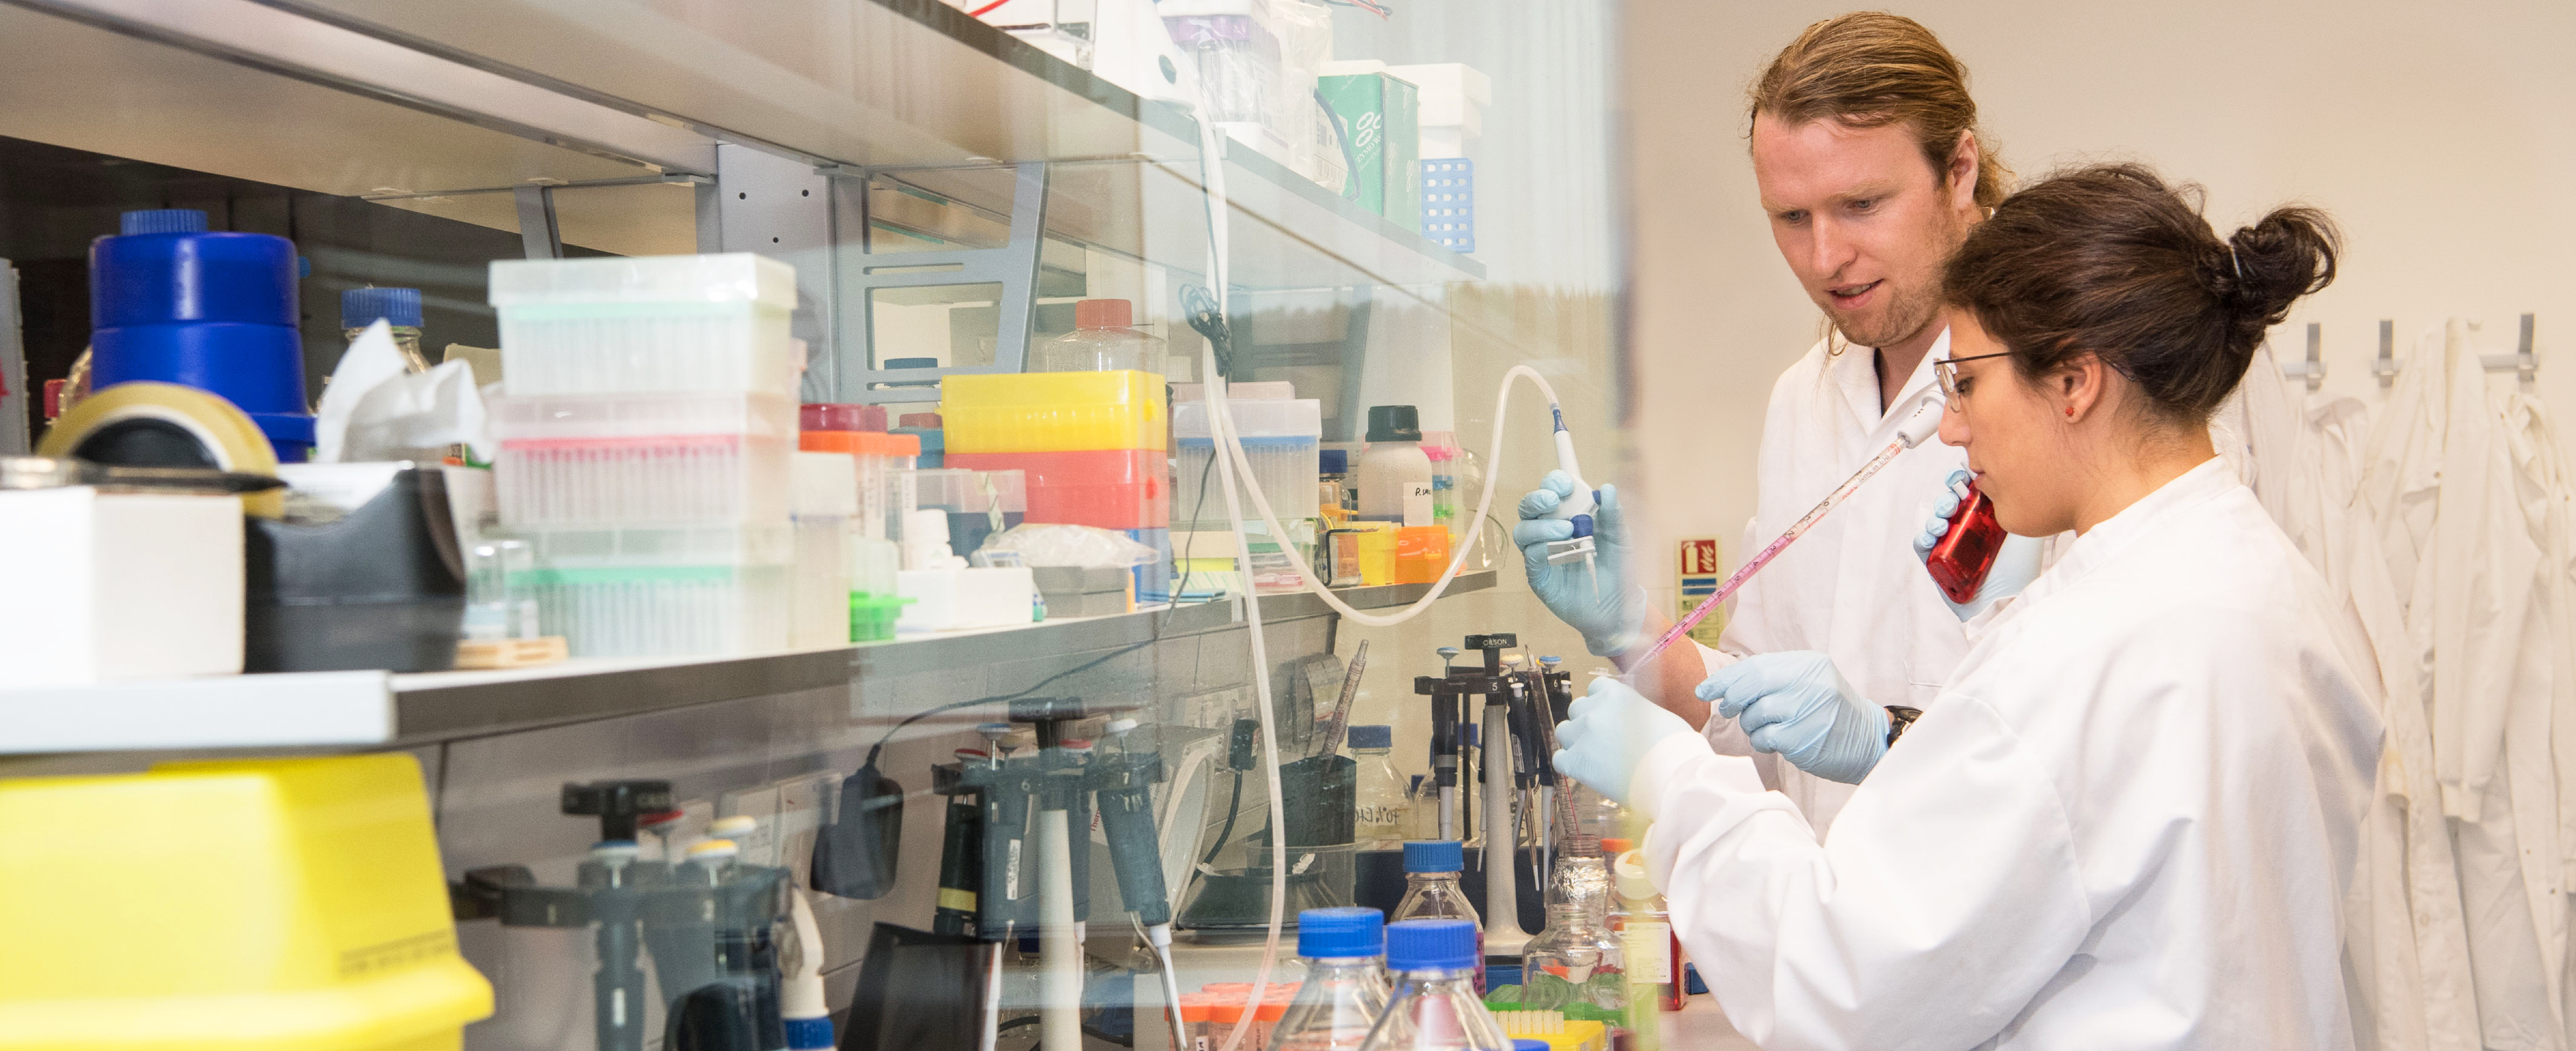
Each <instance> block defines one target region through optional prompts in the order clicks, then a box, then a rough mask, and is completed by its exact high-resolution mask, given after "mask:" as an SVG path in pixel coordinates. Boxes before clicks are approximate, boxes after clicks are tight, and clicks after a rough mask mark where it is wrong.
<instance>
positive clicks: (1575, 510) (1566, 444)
mask: <svg viewBox="0 0 2576 1051" xmlns="http://www.w3.org/2000/svg"><path fill="white" fill-rule="evenodd" d="M1547 412H1548V415H1550V416H1553V417H1555V418H1556V469H1557V470H1560V471H1563V472H1565V476H1566V477H1568V478H1571V479H1573V480H1574V492H1573V494H1572V495H1569V496H1567V497H1566V498H1565V499H1563V500H1560V501H1557V505H1556V510H1553V511H1550V512H1548V513H1547V516H1546V517H1548V518H1552V519H1555V520H1557V521H1560V522H1571V523H1573V524H1574V536H1573V537H1572V538H1571V539H1566V540H1552V541H1549V542H1548V544H1547V560H1548V561H1549V562H1550V563H1565V562H1572V561H1574V560H1575V559H1578V558H1580V559H1582V560H1583V571H1584V572H1585V573H1587V574H1590V575H1591V577H1592V580H1591V583H1592V585H1593V586H1594V587H1595V588H1598V587H1600V585H1601V580H1600V577H1601V570H1600V568H1599V566H1598V564H1597V562H1596V560H1595V558H1594V555H1595V553H1596V551H1597V548H1596V547H1595V545H1594V544H1593V542H1592V512H1593V510H1594V509H1595V508H1596V507H1598V506H1599V504H1600V500H1599V498H1598V497H1597V496H1595V495H1594V493H1593V490H1592V485H1591V483H1588V482H1585V481H1584V480H1583V465H1582V464H1579V463H1576V462H1575V460H1574V436H1573V435H1571V434H1568V433H1566V431H1565V410H1563V409H1560V408H1557V407H1556V403H1555V402H1549V403H1548V406H1547Z"/></svg>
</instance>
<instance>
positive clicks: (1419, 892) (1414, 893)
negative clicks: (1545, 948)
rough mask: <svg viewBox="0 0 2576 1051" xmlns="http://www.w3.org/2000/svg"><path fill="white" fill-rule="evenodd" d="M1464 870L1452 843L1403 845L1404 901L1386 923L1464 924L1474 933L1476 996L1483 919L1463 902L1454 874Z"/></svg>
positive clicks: (1480, 983) (1481, 981) (1461, 852)
mask: <svg viewBox="0 0 2576 1051" xmlns="http://www.w3.org/2000/svg"><path fill="white" fill-rule="evenodd" d="M1466 867H1467V854H1466V850H1465V849H1464V848H1463V847H1462V846H1461V845H1460V844H1459V842H1458V841H1457V840H1454V839H1434V840H1415V841H1413V842H1410V843H1406V844H1405V845H1404V900H1403V901H1402V902H1399V903H1398V904H1397V905H1396V907H1395V915H1394V916H1392V917H1389V918H1388V922H1389V923H1394V922H1398V921H1402V920H1465V921H1467V923H1468V924H1469V925H1471V926H1473V927H1474V928H1475V930H1476V960H1475V963H1474V965H1473V966H1474V970H1475V972H1476V973H1475V985H1476V993H1477V995H1480V996H1481V995H1483V994H1484V992H1485V918H1484V916H1483V915H1481V914H1479V913H1478V912H1477V911H1476V904H1475V903H1474V902H1472V901H1469V900H1467V889H1466V888H1465V887H1463V886H1461V885H1460V884H1459V882H1458V873H1459V872H1460V871H1462V870H1464V869H1465V868H1466Z"/></svg>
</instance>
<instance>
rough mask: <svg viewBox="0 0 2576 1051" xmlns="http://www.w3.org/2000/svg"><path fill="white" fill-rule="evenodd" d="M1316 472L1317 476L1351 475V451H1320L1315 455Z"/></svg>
mask: <svg viewBox="0 0 2576 1051" xmlns="http://www.w3.org/2000/svg"><path fill="white" fill-rule="evenodd" d="M1315 471H1316V473H1317V474H1349V473H1351V453H1350V450H1348V449H1322V450H1318V451H1316V453H1315Z"/></svg>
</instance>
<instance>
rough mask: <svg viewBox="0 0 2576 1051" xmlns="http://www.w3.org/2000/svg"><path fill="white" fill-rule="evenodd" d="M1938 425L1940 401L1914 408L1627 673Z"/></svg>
mask: <svg viewBox="0 0 2576 1051" xmlns="http://www.w3.org/2000/svg"><path fill="white" fill-rule="evenodd" d="M1940 426H1941V403H1940V402H1938V401H1926V402H1924V403H1923V404H1922V405H1921V406H1919V407H1917V408H1916V409H1915V410H1914V415H1913V416H1912V417H1909V418H1908V419H1907V420H1906V421H1905V426H1904V427H1903V428H1901V429H1899V430H1898V431H1897V434H1896V440H1895V441H1892V442H1889V443H1887V448H1884V449H1881V450H1879V451H1878V455H1876V456H1873V457H1870V459H1869V462H1868V463H1865V464H1862V465H1860V470H1857V471H1854V472H1852V476H1851V477H1850V478H1847V479H1844V480H1843V484H1842V485H1840V486H1838V487H1836V488H1835V489H1834V491H1833V492H1832V493H1831V494H1830V495H1827V496H1826V497H1825V498H1824V500H1823V501H1822V502H1820V503H1818V504H1817V505H1816V506H1815V507H1814V509H1812V510H1809V511H1808V512H1807V514H1806V516H1805V517H1803V518H1800V519H1798V521H1797V522H1796V523H1794V524H1792V525H1790V526H1789V528H1788V529H1786V530H1783V531H1782V532H1781V533H1780V535H1779V536H1778V537H1776V538H1774V539H1773V540H1772V541H1771V542H1770V543H1769V544H1767V545H1764V546H1763V548H1762V550H1761V551H1759V552H1756V553H1755V554H1754V556H1753V557H1752V558H1749V559H1746V560H1745V562H1744V564H1743V565H1741V566H1738V567H1736V569H1735V575H1733V576H1730V577H1728V578H1726V583H1723V584H1719V585H1718V586H1717V590H1716V591H1715V592H1712V593H1711V594H1710V595H1709V596H1708V597H1707V598H1705V599H1702V600H1701V601H1700V604H1699V605H1697V606H1694V607H1691V611H1690V613H1689V614H1687V615H1685V616H1683V617H1682V619H1681V620H1679V621H1676V622H1674V624H1673V627H1672V630H1671V631H1667V632H1665V633H1664V637H1663V638H1660V639H1656V640H1655V644H1654V645H1652V646H1649V647H1646V652H1645V655H1643V656H1641V657H1638V658H1637V659H1636V660H1635V661H1634V662H1632V663H1630V664H1629V665H1628V669H1629V671H1631V672H1634V671H1635V670H1636V669H1639V668H1643V667H1645V666H1646V665H1648V664H1650V663H1653V661H1654V659H1655V657H1656V656H1657V655H1658V654H1661V653H1663V652H1664V649H1665V648H1666V647H1668V646H1671V645H1672V644H1673V642H1674V641H1675V640H1677V639H1680V638H1681V637H1682V636H1684V635H1687V634H1689V633H1690V630H1691V629H1692V628H1695V627H1698V626H1699V622H1701V621H1703V620H1707V619H1708V615H1709V613H1710V611H1712V610H1715V609H1716V608H1717V607H1718V605H1719V604H1721V603H1723V602H1725V601H1726V600H1727V599H1728V598H1729V597H1732V596H1733V595H1734V594H1735V591H1736V589H1737V588H1741V587H1743V586H1744V582H1745V581H1747V580H1751V579H1753V574H1755V573H1759V572H1761V571H1762V567H1764V566H1767V565H1770V564H1771V560H1772V559H1775V558H1778V557H1780V552H1782V551H1786V550H1788V548H1789V545H1790V544H1791V543H1792V542H1794V541H1796V540H1797V539H1798V538H1799V537H1801V536H1804V535H1806V532H1807V530H1808V529H1810V528H1812V527H1813V526H1814V525H1815V524H1816V520H1817V519H1820V518H1823V517H1825V513H1826V512H1828V511H1831V510H1833V509H1834V508H1836V507H1840V506H1842V502H1843V501H1845V500H1848V499H1851V494H1853V493H1854V492H1857V491H1859V489H1860V485H1861V483H1862V482H1866V481H1868V480H1869V477H1870V476H1871V475H1874V474H1877V473H1878V469H1879V468H1881V467H1885V466H1887V464H1888V461H1890V460H1894V459H1896V454H1898V453H1901V452H1904V451H1905V450H1907V449H1911V448H1913V447H1915V446H1917V445H1921V444H1923V439H1925V438H1929V437H1931V436H1932V432H1933V431H1935V430H1938V429H1940Z"/></svg>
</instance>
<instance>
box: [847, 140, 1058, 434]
mask: <svg viewBox="0 0 2576 1051" xmlns="http://www.w3.org/2000/svg"><path fill="white" fill-rule="evenodd" d="M1014 170H1015V173H1016V175H1015V179H1016V182H1015V185H1014V186H1013V188H1012V191H1011V239H1010V243H1008V244H1006V245H1003V246H1002V247H1000V248H961V249H954V250H950V251H941V252H888V253H886V254H884V255H876V254H872V253H869V252H867V251H866V247H867V242H866V240H865V238H866V236H867V234H866V227H865V224H864V223H862V224H861V230H860V232H859V233H858V235H857V238H858V239H856V240H854V241H853V242H852V243H851V245H850V246H849V247H850V249H851V250H850V251H847V252H845V253H844V254H843V255H842V257H841V265H840V267H839V270H840V278H841V281H840V284H841V310H840V312H839V313H840V317H841V318H842V319H843V324H844V325H845V326H846V327H845V328H844V329H843V331H842V333H841V338H840V339H839V340H837V341H835V342H836V345H837V346H838V348H839V349H840V351H841V353H842V354H844V355H848V356H851V357H853V358H855V360H850V361H846V362H845V363H844V364H845V366H846V367H844V368H842V369H841V370H840V377H841V388H840V400H842V401H845V402H861V403H867V404H887V403H892V402H920V401H937V400H939V387H938V386H937V385H936V382H935V381H936V380H937V379H938V378H939V377H943V376H957V375H967V374H980V373H1008V372H1019V371H1022V369H1023V368H1024V367H1025V366H1026V364H1027V361H1028V348H1029V336H1030V333H1031V331H1032V328H1033V326H1034V323H1035V320H1036V317H1037V293H1038V255H1039V250H1040V248H1042V247H1043V245H1044V242H1045V238H1046V198H1047V165H1045V164H1043V163H1030V164H1021V165H1016V166H1014ZM846 177H853V178H858V179H860V180H861V183H860V188H859V190H858V194H859V197H860V199H861V200H862V201H864V200H865V199H866V197H867V189H866V182H865V178H866V177H865V175H864V174H862V173H857V172H852V173H849V175H848V176H846ZM861 211H862V213H864V211H865V206H864V205H862V206H861ZM983 284H992V285H1000V286H1001V287H1002V295H1001V302H1000V304H999V305H1000V310H1001V322H1000V327H999V330H998V331H996V332H995V333H994V337H993V363H992V364H990V365H963V366H959V365H947V366H941V367H939V368H927V369H887V368H879V367H877V365H878V363H879V362H881V361H882V360H883V359H882V358H880V357H879V356H878V354H877V347H876V307H877V304H876V292H877V290H879V289H888V288H937V287H945V286H951V285H983ZM925 381H930V382H925ZM894 384H903V385H902V386H895V385H894Z"/></svg>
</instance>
